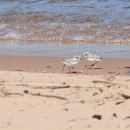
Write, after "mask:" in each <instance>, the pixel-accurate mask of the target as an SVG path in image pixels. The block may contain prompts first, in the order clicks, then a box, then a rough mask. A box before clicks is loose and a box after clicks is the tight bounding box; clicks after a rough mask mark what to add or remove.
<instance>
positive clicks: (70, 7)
mask: <svg viewBox="0 0 130 130" xmlns="http://www.w3.org/2000/svg"><path fill="white" fill-rule="evenodd" d="M6 40H8V41H15V40H17V41H26V42H34V43H36V42H37V43H39V42H41V43H46V42H48V43H50V42H56V43H57V42H64V43H68V42H69V43H80V42H81V43H82V42H84V43H86V42H88V43H90V42H91V43H97V42H100V43H124V44H125V43H127V44H130V0H1V1H0V41H6ZM20 43H21V44H23V42H20ZM23 46H24V45H23ZM43 46H44V45H43Z"/></svg>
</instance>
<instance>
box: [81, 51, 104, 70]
mask: <svg viewBox="0 0 130 130" xmlns="http://www.w3.org/2000/svg"><path fill="white" fill-rule="evenodd" d="M82 57H85V58H86V59H87V60H88V61H91V62H94V64H92V65H90V66H92V67H93V69H95V67H96V64H97V63H98V62H99V61H101V60H102V57H100V56H97V55H95V54H91V53H89V52H85V53H84V54H83V56H82Z"/></svg>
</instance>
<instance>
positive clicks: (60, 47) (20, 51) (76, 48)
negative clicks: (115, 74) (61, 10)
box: [0, 42, 130, 59]
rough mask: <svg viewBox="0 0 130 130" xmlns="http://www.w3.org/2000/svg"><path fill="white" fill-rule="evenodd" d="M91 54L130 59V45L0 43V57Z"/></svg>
mask: <svg viewBox="0 0 130 130" xmlns="http://www.w3.org/2000/svg"><path fill="white" fill-rule="evenodd" d="M86 51H88V52H91V53H94V54H97V55H99V56H102V57H103V58H123V59H130V45H127V44H116V45H114V44H94V43H90V44H86V43H80V44H79V43H73V44H63V43H59V42H58V43H44V44H42V43H19V42H15V43H14V42H10V43H6V42H5V43H3V42H0V55H16V56H44V57H73V56H75V55H80V56H82V54H83V53H84V52H86Z"/></svg>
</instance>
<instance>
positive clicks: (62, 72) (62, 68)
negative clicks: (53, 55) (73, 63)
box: [62, 64, 65, 73]
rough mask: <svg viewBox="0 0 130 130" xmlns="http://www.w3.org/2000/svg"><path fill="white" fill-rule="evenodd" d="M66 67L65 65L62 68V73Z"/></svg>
mask: <svg viewBox="0 0 130 130" xmlns="http://www.w3.org/2000/svg"><path fill="white" fill-rule="evenodd" d="M64 67H65V64H64V65H63V68H62V73H63V71H64Z"/></svg>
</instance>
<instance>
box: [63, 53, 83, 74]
mask: <svg viewBox="0 0 130 130" xmlns="http://www.w3.org/2000/svg"><path fill="white" fill-rule="evenodd" d="M81 59H82V58H81V57H80V56H78V55H76V56H75V57H74V58H70V59H64V60H63V61H62V62H63V64H64V65H63V69H62V73H63V71H64V67H65V65H68V66H69V68H68V70H69V73H71V71H70V67H72V66H74V65H76V64H77V63H78V62H79V61H80V60H81Z"/></svg>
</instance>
